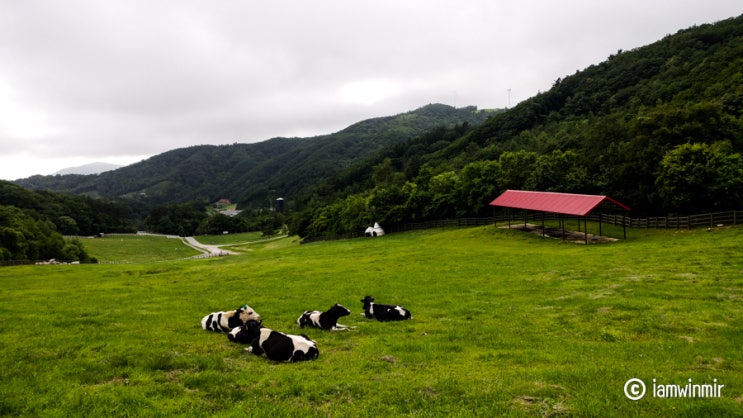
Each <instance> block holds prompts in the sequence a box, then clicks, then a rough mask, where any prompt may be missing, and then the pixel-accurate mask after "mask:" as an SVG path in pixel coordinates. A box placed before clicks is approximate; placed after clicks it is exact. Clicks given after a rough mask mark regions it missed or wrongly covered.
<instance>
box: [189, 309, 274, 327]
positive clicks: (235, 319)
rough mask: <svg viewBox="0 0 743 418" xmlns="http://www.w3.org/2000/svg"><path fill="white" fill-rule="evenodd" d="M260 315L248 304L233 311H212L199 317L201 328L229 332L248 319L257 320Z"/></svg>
mask: <svg viewBox="0 0 743 418" xmlns="http://www.w3.org/2000/svg"><path fill="white" fill-rule="evenodd" d="M260 319H261V316H260V315H258V312H256V311H254V310H253V308H251V307H250V306H248V305H243V306H241V307H239V308H237V309H235V310H234V311H226V312H212V313H210V314H209V315H207V316H205V317H203V318H202V319H201V328H204V329H205V330H207V331H214V332H230V331H231V330H232V329H233V328H235V327H239V326H240V325H244V324H245V323H246V322H248V321H250V320H254V321H259V320H260Z"/></svg>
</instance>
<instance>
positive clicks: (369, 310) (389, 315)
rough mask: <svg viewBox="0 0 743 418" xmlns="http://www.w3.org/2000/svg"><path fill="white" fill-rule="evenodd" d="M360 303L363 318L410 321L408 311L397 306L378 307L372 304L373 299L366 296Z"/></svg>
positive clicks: (378, 305) (376, 304)
mask: <svg viewBox="0 0 743 418" xmlns="http://www.w3.org/2000/svg"><path fill="white" fill-rule="evenodd" d="M361 303H363V304H364V313H363V314H362V315H364V317H366V318H369V319H371V318H374V319H376V320H377V321H382V322H384V321H402V320H405V319H410V318H412V316H411V315H410V311H409V310H407V309H405V308H403V307H402V306H399V305H380V304H378V303H374V298H373V297H371V296H367V297H365V298H364V299H361Z"/></svg>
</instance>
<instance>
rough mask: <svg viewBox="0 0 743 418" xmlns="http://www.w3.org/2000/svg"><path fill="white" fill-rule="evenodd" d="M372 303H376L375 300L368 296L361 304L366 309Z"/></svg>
mask: <svg viewBox="0 0 743 418" xmlns="http://www.w3.org/2000/svg"><path fill="white" fill-rule="evenodd" d="M372 302H374V298H373V297H371V296H367V297H365V298H364V299H361V303H363V304H364V309H366V308H367V307H368V306H369V305H370V304H371V303H372Z"/></svg>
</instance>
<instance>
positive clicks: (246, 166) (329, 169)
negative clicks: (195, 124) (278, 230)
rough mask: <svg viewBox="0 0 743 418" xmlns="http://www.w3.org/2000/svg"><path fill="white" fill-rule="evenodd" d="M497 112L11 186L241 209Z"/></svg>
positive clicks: (203, 152) (414, 114) (468, 110)
mask: <svg viewBox="0 0 743 418" xmlns="http://www.w3.org/2000/svg"><path fill="white" fill-rule="evenodd" d="M493 113H497V112H495V111H485V110H482V111H480V110H477V108H476V107H474V106H470V107H464V108H459V109H457V108H454V107H451V106H447V105H442V104H431V105H427V106H424V107H422V108H420V109H417V110H414V111H411V112H407V113H404V114H400V115H396V116H389V117H380V118H374V119H369V120H365V121H362V122H359V123H356V124H354V125H352V126H349V127H348V128H346V129H344V130H342V131H339V132H337V133H334V134H329V135H322V136H317V137H312V138H274V139H270V140H267V141H263V142H259V143H254V144H239V143H235V144H232V145H221V146H213V145H201V146H193V147H188V148H181V149H175V150H172V151H168V152H165V153H162V154H159V155H156V156H154V157H151V158H149V159H147V160H144V161H141V162H139V163H136V164H133V165H130V166H127V167H123V168H120V169H118V170H114V171H109V172H105V173H101V174H97V175H63V176H33V177H29V178H27V179H21V180H16V181H15V182H14V183H16V184H18V185H21V186H24V187H27V188H31V189H45V190H51V191H56V192H67V193H74V194H86V195H90V196H97V197H104V198H118V197H132V198H139V199H143V200H144V201H146V202H148V203H150V204H164V203H178V202H187V201H192V200H204V201H208V202H214V201H216V200H218V199H219V198H223V197H225V198H229V199H231V200H232V201H234V202H239V203H240V204H241V206H242V207H245V206H250V205H251V204H256V205H260V206H261V207H262V206H265V205H266V202H267V201H268V200H269V199H275V198H277V197H279V196H286V197H287V198H293V197H294V196H296V195H297V194H302V193H307V190H308V189H311V188H312V186H313V185H315V184H316V183H318V182H319V181H320V180H323V179H325V178H327V177H329V176H332V175H333V174H334V173H337V172H338V171H340V170H342V169H344V168H346V167H348V166H349V165H351V164H353V163H355V162H357V161H361V160H363V159H364V158H367V157H369V156H370V155H374V154H375V153H377V152H379V151H380V150H382V149H384V148H385V147H388V146H390V145H392V144H396V143H400V142H402V141H405V140H407V139H409V138H412V137H415V136H417V135H420V134H422V133H424V132H427V131H429V130H431V129H433V128H435V127H437V126H447V127H448V126H453V125H457V124H460V125H461V124H469V125H478V124H480V123H482V122H483V121H484V120H485V119H486V118H487V116H488V115H492V114H493Z"/></svg>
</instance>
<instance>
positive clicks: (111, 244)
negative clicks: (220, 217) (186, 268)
mask: <svg viewBox="0 0 743 418" xmlns="http://www.w3.org/2000/svg"><path fill="white" fill-rule="evenodd" d="M79 239H80V241H81V242H82V243H83V245H84V246H85V249H86V250H87V251H88V253H89V254H91V256H92V257H96V258H97V259H98V262H100V263H151V262H163V261H170V260H176V259H182V258H188V257H193V256H195V255H199V254H201V253H200V252H199V251H197V250H195V249H193V248H191V247H188V246H186V245H184V244H183V242H182V241H181V239H180V238H178V237H171V238H168V237H165V236H163V235H157V236H155V235H134V234H109V235H106V236H105V237H104V238H99V237H96V238H87V237H85V238H79Z"/></svg>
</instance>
